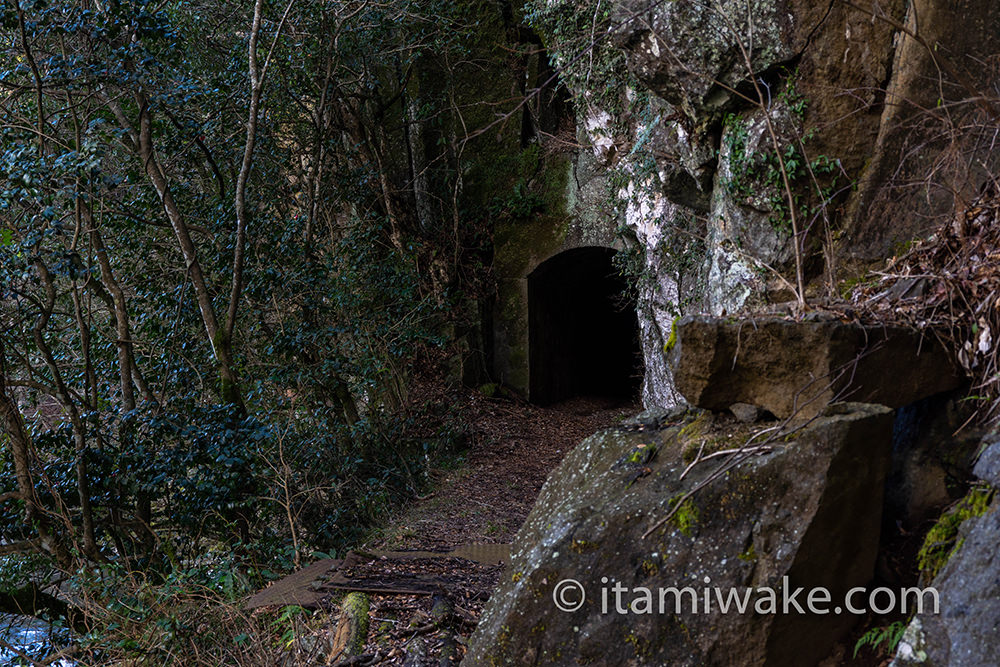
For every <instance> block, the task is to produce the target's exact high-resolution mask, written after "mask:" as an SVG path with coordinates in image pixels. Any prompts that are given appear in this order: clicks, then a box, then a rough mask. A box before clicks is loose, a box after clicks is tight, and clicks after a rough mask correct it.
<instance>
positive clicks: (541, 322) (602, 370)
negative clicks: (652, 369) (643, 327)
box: [528, 247, 642, 405]
mask: <svg viewBox="0 0 1000 667" xmlns="http://www.w3.org/2000/svg"><path fill="white" fill-rule="evenodd" d="M615 254H616V251H615V250H613V249H611V248H604V247H584V248H575V249H572V250H567V251H565V252H562V253H560V254H558V255H556V256H554V257H552V258H550V259H548V260H546V261H544V262H542V263H541V264H539V265H538V267H537V268H536V269H535V270H534V271H532V272H531V274H530V275H529V276H528V348H529V350H528V358H529V398H530V399H531V402H532V403H536V404H539V405H547V404H551V403H555V402H558V401H562V400H565V399H568V398H572V397H575V396H601V397H615V398H622V399H628V398H635V397H636V396H637V395H638V391H639V385H640V383H641V379H642V377H641V376H642V353H641V350H640V346H639V324H638V319H637V316H636V309H635V303H634V301H631V300H629V299H627V298H626V297H625V296H624V294H625V293H626V291H627V290H626V287H627V285H626V282H625V280H624V279H623V278H622V277H621V275H620V273H619V271H618V269H617V268H616V267H615V265H614V263H613V261H612V260H613V258H614V256H615Z"/></svg>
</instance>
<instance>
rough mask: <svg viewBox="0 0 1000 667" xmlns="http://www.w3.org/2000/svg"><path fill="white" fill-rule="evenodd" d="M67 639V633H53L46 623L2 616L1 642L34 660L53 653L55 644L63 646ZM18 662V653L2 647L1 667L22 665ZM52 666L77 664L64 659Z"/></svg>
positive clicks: (0, 655) (24, 617) (0, 623)
mask: <svg viewBox="0 0 1000 667" xmlns="http://www.w3.org/2000/svg"><path fill="white" fill-rule="evenodd" d="M65 638H66V633H65V631H60V630H56V631H55V632H53V629H52V627H51V626H50V625H49V624H48V623H45V622H44V621H40V620H38V619H35V618H31V617H28V616H11V615H9V614H0V640H3V641H4V642H6V643H7V644H10V645H11V646H14V647H16V648H17V650H19V651H21V652H22V653H24V654H26V655H29V656H31V657H32V658H36V659H38V658H44V657H45V656H46V655H48V654H50V653H51V652H52V650H53V645H54V644H55V645H62V644H63V643H64V640H65ZM61 639H62V640H63V641H60V640H61ZM17 660H18V656H17V654H16V653H14V652H13V651H9V650H7V649H5V648H4V647H3V646H0V667H7V666H8V665H19V664H22V663H20V662H18V661H17ZM50 664H51V665H52V666H53V667H73V665H74V664H75V663H73V662H72V661H70V660H65V659H62V660H57V661H55V662H53V663H50Z"/></svg>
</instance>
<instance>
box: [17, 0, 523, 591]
mask: <svg viewBox="0 0 1000 667" xmlns="http://www.w3.org/2000/svg"><path fill="white" fill-rule="evenodd" d="M514 21H515V19H514V12H513V11H512V9H511V7H510V6H509V5H507V4H506V3H500V5H498V4H497V3H492V2H486V1H485V0H481V1H480V0H475V1H470V2H462V3H452V2H446V1H443V0H441V1H438V0H429V1H422V2H416V1H413V0H394V1H393V2H391V3H382V2H370V1H368V0H358V1H353V0H350V1H346V2H335V3H330V2H325V1H322V0H288V2H271V1H266V0H254V1H253V2H250V1H249V0H247V1H244V2H236V3H222V2H207V1H205V0H191V1H189V0H166V1H162V2H152V1H150V0H100V1H99V0H52V1H46V0H21V1H20V2H6V3H4V4H3V6H2V10H0V68H2V70H3V71H2V72H0V142H2V146H3V150H2V152H0V408H2V409H0V418H2V424H3V429H2V432H0V433H2V436H0V444H2V449H0V556H3V557H6V558H7V563H6V565H5V566H4V567H5V568H6V570H5V571H6V572H8V573H9V572H12V571H14V570H15V569H18V568H20V569H18V572H20V573H22V574H23V570H24V568H23V567H21V565H22V564H23V563H24V562H26V561H25V560H24V559H25V558H29V557H30V559H31V561H30V562H31V563H32V564H33V565H32V568H34V569H31V568H29V570H31V571H33V572H35V573H38V572H43V571H44V567H46V566H48V565H51V566H55V567H60V568H62V569H64V570H65V571H68V572H73V571H78V570H77V568H78V567H79V564H80V563H89V564H91V565H92V566H93V565H97V566H99V568H101V569H100V570H99V571H101V572H105V573H107V572H120V573H121V572H136V571H143V572H147V573H159V574H158V575H157V576H159V577H161V578H163V579H164V580H165V581H169V580H172V579H176V577H177V576H178V574H177V573H179V572H188V571H189V568H190V567H191V564H192V563H196V562H201V561H199V559H201V558H203V557H204V556H205V554H208V553H211V552H213V551H215V552H219V551H220V550H221V551H224V552H229V551H232V550H233V549H235V551H234V553H235V555H236V558H237V560H239V561H240V562H241V563H243V564H244V565H247V564H255V565H256V566H259V567H265V566H267V567H271V566H273V565H275V564H277V565H278V566H281V565H282V563H284V564H285V566H287V565H289V564H291V562H292V561H293V560H294V561H296V562H297V561H298V559H299V557H300V555H301V554H302V553H304V552H306V551H308V550H309V549H333V548H339V547H341V546H343V545H346V544H351V543H352V542H353V541H356V540H357V539H358V537H359V535H361V534H362V533H363V531H364V530H365V528H366V526H367V525H368V522H369V521H370V519H371V518H372V517H373V516H374V515H375V514H376V513H377V512H378V511H379V510H380V509H382V508H383V507H384V506H385V505H386V504H387V503H388V502H391V501H392V500H393V499H394V498H398V497H401V495H402V494H407V493H412V490H413V489H414V488H415V487H416V485H417V484H419V477H420V475H419V471H420V467H421V466H422V465H424V464H425V462H426V461H427V460H428V456H431V455H433V453H434V452H433V451H431V450H432V448H433V447H434V446H435V444H434V443H440V442H441V441H442V439H441V438H440V437H435V438H430V439H428V438H427V437H423V438H421V437H416V436H414V435H413V432H412V430H410V429H408V428H407V424H408V422H407V420H409V419H411V418H412V414H410V413H409V412H408V411H407V410H406V409H405V408H406V386H407V379H408V378H409V377H410V375H411V367H412V363H413V360H414V359H415V358H416V355H417V353H418V352H419V350H420V349H422V348H424V347H426V346H428V345H436V344H441V343H443V342H444V341H445V340H447V339H448V338H449V335H450V336H451V337H452V338H453V337H454V335H456V332H458V333H461V332H462V331H466V330H468V329H469V328H470V327H469V319H468V318H469V317H470V313H468V312H467V311H468V310H469V309H468V308H466V304H467V303H469V302H470V299H469V297H470V296H476V295H478V294H480V293H482V292H483V291H484V290H485V289H486V286H487V285H488V276H487V275H486V273H485V271H484V269H483V266H485V265H486V264H487V263H488V255H489V252H490V249H489V238H490V228H489V223H490V216H492V215H497V214H498V211H496V210H494V209H495V208H496V207H495V206H493V207H492V208H491V207H490V206H483V205H482V203H483V200H484V199H486V200H487V202H491V201H507V200H511V199H513V200H517V199H518V197H517V196H516V195H517V193H515V192H513V187H514V186H515V182H514V181H515V180H516V174H514V173H513V167H511V169H512V172H511V175H510V177H509V178H508V177H507V176H505V174H504V173H503V170H502V169H501V168H500V167H498V165H501V166H502V165H504V164H508V163H509V164H511V165H517V164H518V159H517V155H518V154H519V153H520V152H521V151H522V149H524V148H525V146H526V144H525V137H524V132H523V131H522V130H521V128H518V127H517V124H518V123H517V122H508V121H509V120H510V119H511V118H514V119H515V120H516V121H521V112H520V111H518V113H517V114H513V113H512V112H513V111H514V110H515V109H516V108H517V106H516V105H517V99H518V95H519V94H521V93H523V92H524V90H523V89H524V63H525V62H526V58H527V57H528V56H527V55H524V54H523V53H522V50H521V46H519V45H518V44H517V43H516V42H517V40H518V35H517V29H516V26H515V25H514ZM524 53H527V52H526V51H525V52H524ZM498 80H501V81H502V80H507V81H509V82H510V86H509V87H508V86H504V85H497V81H498ZM511 91H513V92H514V93H515V94H513V95H512V94H511ZM468 100H472V101H474V102H475V103H471V102H469V101H468ZM525 113H526V112H525ZM528 120H530V119H528ZM524 122H527V121H524ZM467 145H474V146H475V147H476V151H474V154H475V155H476V156H477V157H476V158H470V157H467V155H472V154H473V151H469V152H468V153H467V152H466V149H467ZM504 188H511V192H512V194H510V195H506V194H504ZM487 194H488V197H487ZM499 213H501V214H502V213H503V212H502V211H501V212H499ZM425 435H426V434H425ZM11 554H20V555H19V556H18V557H17V558H15V559H14V560H13V561H12V560H10V555H11ZM39 558H41V560H38V559H39ZM254 571H259V570H254ZM90 576H91V575H88V577H90ZM88 577H83V578H82V579H81V578H78V579H77V583H78V584H79V585H81V586H82V585H84V584H85V583H86V582H87V581H89V582H90V583H89V584H86V585H88V586H90V590H94V581H92V580H90V579H89V578H88ZM27 578H29V579H30V577H27ZM14 579H15V578H11V579H10V580H9V581H4V582H0V588H10V587H12V586H16V585H19V584H20V583H23V582H19V581H15V580H14ZM17 579H20V575H19V576H18V578H17ZM101 581H102V583H101V586H105V587H107V586H108V582H107V580H106V579H102V580H101Z"/></svg>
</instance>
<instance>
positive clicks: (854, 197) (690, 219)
mask: <svg viewBox="0 0 1000 667" xmlns="http://www.w3.org/2000/svg"><path fill="white" fill-rule="evenodd" d="M529 8H530V9H532V10H533V11H531V12H530V13H529V14H528V16H527V17H526V20H527V21H528V22H529V23H530V24H531V25H533V26H534V27H535V28H536V29H537V30H538V31H539V32H540V33H541V34H542V35H543V39H544V40H545V42H546V44H547V47H548V48H549V49H550V50H551V51H552V52H553V53H554V56H555V60H556V62H557V63H558V64H559V65H560V66H561V67H562V78H563V81H564V83H565V84H566V85H567V86H568V87H569V88H570V90H571V92H572V93H573V96H574V99H575V101H576V107H577V108H576V113H577V117H578V139H579V140H580V142H581V143H582V144H583V145H584V146H585V147H586V148H585V149H582V150H584V151H585V152H586V153H587V155H586V158H585V161H586V163H587V164H588V165H589V170H588V173H590V174H592V175H594V176H595V177H596V178H598V180H599V181H600V182H602V184H603V189H604V190H606V191H607V192H609V193H610V196H608V197H606V198H605V200H604V201H603V204H604V206H605V207H606V208H611V209H613V210H614V212H615V216H616V219H617V224H619V225H620V226H621V228H622V229H623V230H624V241H623V242H620V243H624V247H625V248H626V249H627V250H629V251H630V252H631V253H633V254H634V255H635V259H634V263H633V270H634V271H635V272H636V273H637V274H639V275H640V279H639V280H638V281H637V282H638V289H639V298H638V311H639V317H640V321H641V327H640V328H641V332H642V338H643V353H644V357H645V365H646V371H647V372H646V377H645V384H644V391H643V399H644V401H645V403H646V405H647V406H652V405H661V406H669V405H672V404H674V403H675V402H676V401H677V394H676V392H675V391H674V388H673V383H672V379H671V375H670V371H669V369H668V368H667V367H666V366H665V365H664V364H663V363H662V350H663V346H664V345H665V344H667V343H668V341H669V340H670V339H671V328H672V323H673V321H674V320H675V318H676V317H677V316H678V315H681V314H683V313H686V312H710V313H713V314H722V313H728V314H734V313H738V312H740V311H741V310H743V309H745V308H747V307H749V306H753V305H759V304H761V303H763V302H776V301H788V300H791V299H792V298H793V297H794V292H795V290H796V289H798V288H799V287H800V286H799V285H798V284H797V281H796V279H795V276H796V270H795V267H796V264H798V265H800V266H801V272H802V275H803V281H802V282H803V283H804V287H805V288H806V291H808V292H809V293H810V294H814V295H815V294H817V293H819V292H821V291H822V290H825V289H833V288H835V287H836V282H837V280H839V279H843V278H850V277H852V275H851V274H850V272H849V271H848V272H847V273H845V272H844V271H843V267H845V266H847V267H852V266H857V263H858V262H859V261H869V260H876V259H880V258H884V257H887V256H890V255H891V254H892V253H893V252H894V251H895V250H896V249H898V248H899V247H900V246H901V245H902V244H905V243H907V242H909V241H911V240H912V239H914V238H916V237H919V236H920V235H923V234H926V233H927V231H928V230H929V229H930V228H931V227H932V226H933V225H934V224H936V223H938V222H939V221H940V220H941V216H946V215H948V214H950V213H952V208H953V206H954V205H956V204H957V205H962V204H963V203H965V202H967V201H968V200H969V198H970V197H971V196H972V194H974V192H975V190H977V189H978V188H979V186H980V185H981V184H982V183H984V182H985V181H986V180H987V176H986V173H987V170H988V169H989V168H990V167H991V166H993V165H994V162H995V161H996V160H997V159H998V158H996V157H994V152H992V151H990V150H989V149H988V147H987V145H986V144H984V143H983V137H984V136H985V134H986V133H987V131H988V130H989V128H991V127H992V126H993V124H992V123H990V122H987V121H988V118H987V117H988V116H989V112H990V109H989V107H990V103H986V102H983V101H982V100H981V99H978V98H977V95H980V94H981V93H986V92H989V93H990V94H992V90H993V88H992V87H993V85H994V82H995V78H996V77H995V75H994V68H993V64H994V63H995V58H994V55H993V54H995V53H996V52H997V51H998V50H1000V49H998V45H1000V9H997V7H996V6H995V5H994V3H991V2H988V1H987V0H963V1H962V2H960V3H957V4H956V3H951V2H948V3H946V2H943V1H941V0H920V1H917V2H912V3H904V2H903V1H902V0H886V1H884V2H879V3H874V4H871V3H851V2H846V1H841V0H830V1H824V2H811V1H803V0H712V1H710V2H707V1H706V2H656V3H648V2H644V1H640V0H615V1H611V2H608V1H607V0H600V1H598V0H532V2H529ZM976 91H979V93H977V92H976ZM980 97H981V95H980ZM959 126H961V127H962V128H965V130H967V131H964V134H963V133H962V132H959V131H958V129H957V128H958V127H959ZM949 128H950V130H949ZM949 131H950V133H949ZM958 154H961V156H962V158H961V159H962V160H963V161H964V163H963V164H964V165H965V166H964V167H963V168H961V169H960V168H958V166H957V164H955V160H954V159H952V158H955V157H956V155H958ZM578 160H579V158H578ZM949 160H951V162H949ZM602 174H603V176H602ZM589 182H591V183H593V182H595V181H589ZM599 189H600V188H598V190H599ZM591 190H593V188H591ZM789 194H791V197H792V199H793V201H794V204H793V205H792V206H789V203H788V200H789ZM601 204H602V201H601V199H600V197H592V199H591V200H590V205H591V206H600V205H601ZM605 224H607V223H605ZM613 226H614V225H612V227H613ZM793 232H797V233H798V236H795V234H794V233H793ZM796 240H797V242H798V247H799V250H800V253H799V257H798V258H796V253H795V241H796ZM810 283H811V284H810Z"/></svg>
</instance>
